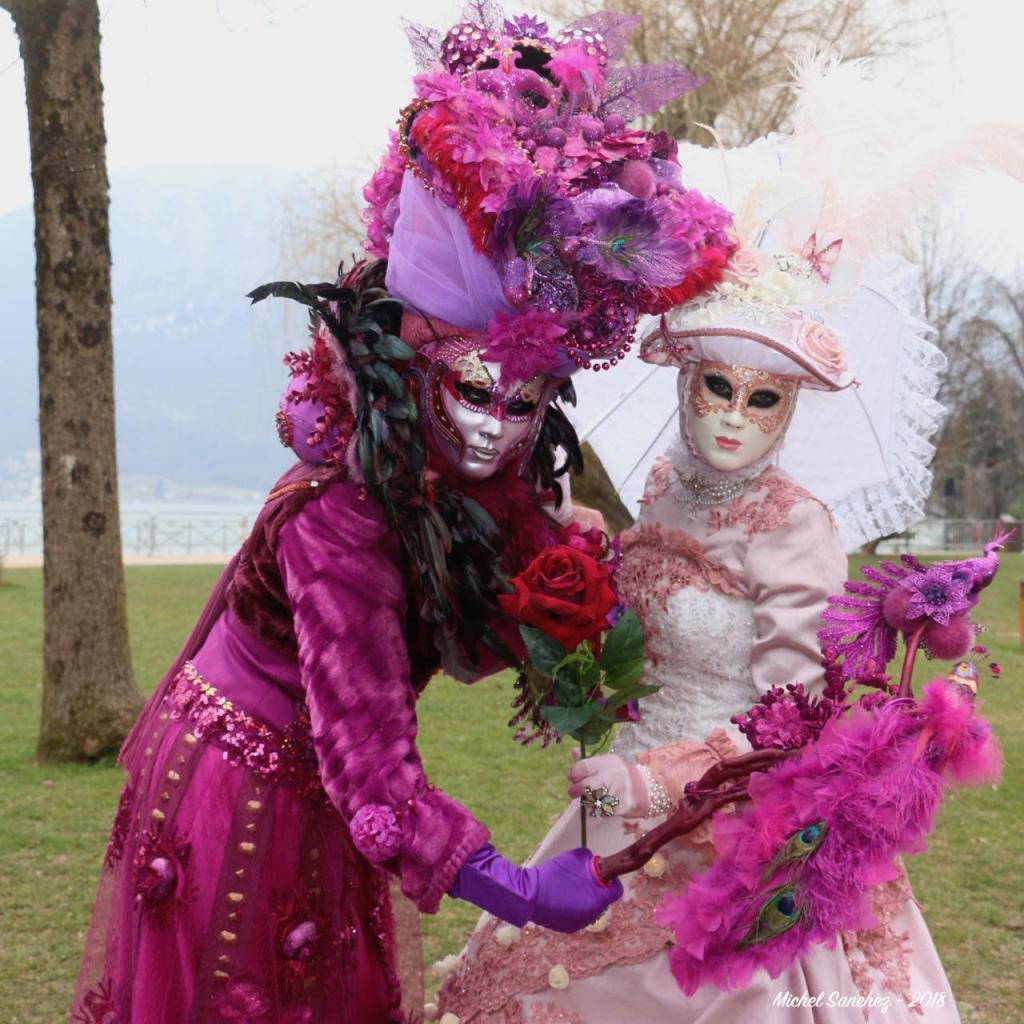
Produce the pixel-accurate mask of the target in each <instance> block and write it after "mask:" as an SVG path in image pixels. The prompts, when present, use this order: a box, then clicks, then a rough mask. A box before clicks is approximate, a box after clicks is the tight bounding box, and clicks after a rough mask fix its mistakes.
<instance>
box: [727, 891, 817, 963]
mask: <svg viewBox="0 0 1024 1024" xmlns="http://www.w3.org/2000/svg"><path fill="white" fill-rule="evenodd" d="M803 916H804V907H803V904H802V903H801V901H800V888H799V886H797V885H780V886H778V887H777V888H775V889H773V890H772V891H771V892H770V893H769V894H768V897H767V899H765V900H764V902H763V903H762V904H761V906H760V907H758V910H757V914H756V916H755V917H754V923H753V924H752V925H751V927H750V931H748V932H747V934H746V935H744V936H743V939H742V940H741V942H740V944H739V946H738V947H737V948H738V949H746V948H747V947H748V946H753V945H756V944H758V943H762V942H767V941H768V940H769V939H774V938H775V937H776V936H777V935H781V934H782V933H783V932H788V931H789V929H790V928H792V927H793V926H794V925H795V924H797V922H799V921H800V920H801V919H802V918H803Z"/></svg>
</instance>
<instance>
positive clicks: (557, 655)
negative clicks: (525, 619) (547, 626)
mask: <svg viewBox="0 0 1024 1024" xmlns="http://www.w3.org/2000/svg"><path fill="white" fill-rule="evenodd" d="M519 634H520V636H522V638H523V643H524V644H526V655H527V657H528V658H529V659H530V663H531V664H532V665H533V667H534V668H535V669H536V670H537V671H538V672H543V673H544V675H546V676H553V675H554V674H555V669H557V668H558V666H559V665H560V664H561V663H562V661H563V660H564V659H565V648H564V647H563V646H562V645H561V644H560V643H559V642H558V641H557V640H554V639H552V638H551V637H549V636H548V635H547V633H544V632H543V631H541V630H539V629H537V628H536V626H520V627H519Z"/></svg>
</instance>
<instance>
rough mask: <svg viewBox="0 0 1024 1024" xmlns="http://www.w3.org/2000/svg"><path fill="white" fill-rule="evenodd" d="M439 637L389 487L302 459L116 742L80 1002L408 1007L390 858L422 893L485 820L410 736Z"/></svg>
mask: <svg viewBox="0 0 1024 1024" xmlns="http://www.w3.org/2000/svg"><path fill="white" fill-rule="evenodd" d="M433 652H434V645H433V643H432V638H431V637H430V635H429V632H428V631H427V630H426V628H425V627H424V625H423V624H422V623H421V622H420V621H419V620H418V617H417V616H416V615H415V614H414V612H413V611H412V610H411V609H410V608H409V602H408V585H407V575H406V570H405V566H404V564H403V558H402V555H401V552H400V548H399V543H398V540H397V538H396V537H395V536H394V535H393V533H392V532H390V530H389V526H388V523H387V522H386V520H385V517H384V514H383V512H382V510H381V508H380V507H379V506H378V505H377V504H376V503H375V502H374V501H373V499H372V498H371V497H369V495H368V494H367V492H366V490H365V488H363V487H361V486H359V485H357V484H355V483H351V482H348V481H346V480H342V479H339V478H338V477H337V475H336V474H335V475H334V476H333V477H332V476H330V475H329V474H327V473H323V474H322V475H321V477H320V478H319V479H316V478H309V471H308V468H307V469H305V470H302V469H300V468H298V467H297V469H296V470H294V471H292V473H291V474H289V475H288V476H286V477H285V478H284V479H283V480H282V482H281V484H280V485H279V487H278V489H277V491H275V492H274V494H273V495H272V496H271V499H270V500H269V501H268V504H267V506H266V508H265V510H264V512H263V514H262V515H261V516H260V518H259V520H258V521H257V523H256V526H255V527H254V530H253V533H252V535H251V536H250V538H249V540H248V541H247V542H246V545H245V546H244V547H243V549H242V552H241V553H240V555H239V556H238V557H237V558H236V559H235V561H234V562H232V564H231V565H230V566H229V567H228V569H227V570H226V572H225V574H224V577H223V578H222V580H221V583H220V584H219V585H218V588H217V590H216V591H215V592H214V595H213V597H212V598H211V599H210V602H209V604H208V605H207V608H206V610H205V611H204V613H203V616H202V618H201V620H200V623H199V624H198V625H197V627H196V630H195V632H194V633H193V636H192V638H191V639H190V640H189V643H188V644H186V647H185V649H184V650H183V652H182V655H181V656H180V657H179V659H178V661H177V662H176V663H175V665H174V666H172V668H171V670H170V671H169V672H168V674H167V676H166V677H165V678H164V680H163V682H162V683H161V685H160V686H159V687H158V689H157V691H156V692H155V693H154V695H153V697H152V698H151V699H150V701H149V702H148V704H147V706H146V708H145V710H144V711H143V713H142V716H141V718H140V720H139V723H138V724H137V726H136V727H135V730H134V731H133V733H132V735H131V736H130V737H129V739H128V741H127V742H126V744H125V747H124V750H123V751H122V758H123V762H124V764H125V767H126V769H127V771H128V781H127V783H126V786H125V789H124V792H123V794H122V797H121V804H120V807H119V810H118V815H117V819H116V821H115V823H114V828H113V831H112V834H111V839H110V844H109V846H108V849H107V853H106V857H105V859H104V868H103V874H102V876H101V881H100V892H99V896H98V898H97V903H96V908H95V911H94V915H93V922H92V926H91V929H90V934H89V938H88V941H87V946H86V951H85V956H84V959H83V963H82V969H81V974H80V977H79V980H78V986H77V990H76V994H75V1002H74V1006H73V1008H72V1018H71V1019H72V1020H73V1021H74V1022H76V1024H172V1022H173V1024H185V1022H197V1024H198V1022H203V1024H205V1022H207V1021H253V1022H266V1024H279V1022H283V1024H299V1022H304V1024H314V1022H316V1024H322V1022H327V1024H335V1022H337V1024H353V1022H357V1024H362V1022H364V1021H365V1022H369V1021H373V1022H383V1021H396V1022H397V1021H402V1020H405V1017H404V1016H403V1012H402V1009H401V1006H400V992H399V984H398V978H397V972H396V965H395V941H394V929H393V920H392V914H391V909H390V900H389V894H388V884H387V877H388V875H387V873H388V872H390V873H391V874H393V875H396V876H397V877H398V878H399V879H400V883H401V888H402V891H403V892H404V893H405V894H406V896H407V897H408V898H409V899H410V900H412V901H413V903H414V904H415V905H416V906H417V907H418V908H419V909H420V910H421V911H423V912H426V913H431V912H434V911H436V910H437V908H438V905H439V903H440V900H441V897H442V896H443V895H444V893H445V892H446V891H447V890H448V889H449V888H450V887H451V885H452V883H453V881H454V879H455V876H456V874H457V873H458V871H459V868H460V867H461V866H462V863H463V862H464V861H465V859H466V858H467V857H468V856H469V854H471V853H472V852H473V851H474V850H475V849H477V848H478V847H479V846H480V845H481V844H482V843H483V842H484V841H486V840H487V839H488V837H489V834H488V831H487V829H486V827H485V826H484V825H482V824H481V823H480V822H478V821H476V820H475V819H474V817H473V816H472V814H470V812H469V811H468V810H467V809H466V808H465V807H463V806H462V805H461V804H459V803H458V802H457V801H455V800H453V799H452V798H451V797H449V796H447V795H446V794H445V793H444V792H442V791H441V790H440V789H438V788H437V787H435V786H434V785H432V784H431V783H430V782H429V780H428V779H427V777H426V775H425V774H424V771H423V766H422V763H421V760H420V755H419V752H418V750H417V748H416V697H417V692H418V690H419V689H421V688H422V686H423V685H425V683H426V681H427V680H428V679H429V677H430V675H431V674H432V673H433V671H434V670H435V669H436V668H437V657H436V654H434V653H433ZM365 809H368V811H367V810H365ZM360 811H363V813H362V815H360ZM353 818H356V819H357V827H356V830H355V834H356V841H355V842H354V841H353V838H352V831H351V830H350V828H349V823H350V822H351V821H352V820H353ZM360 821H361V822H362V824H361V825H360V824H359V822H360Z"/></svg>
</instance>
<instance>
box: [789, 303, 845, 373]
mask: <svg viewBox="0 0 1024 1024" xmlns="http://www.w3.org/2000/svg"><path fill="white" fill-rule="evenodd" d="M795 341H796V347H797V348H798V349H799V350H800V351H801V352H803V354H804V355H805V356H807V358H808V359H810V361H811V362H812V363H814V365H815V366H816V367H818V369H820V370H821V371H823V372H824V373H826V374H828V375H829V376H830V377H837V376H838V375H839V374H840V373H842V372H843V370H845V369H846V353H845V352H844V351H843V345H842V342H840V340H839V338H838V337H836V333H835V331H832V330H830V329H829V328H828V327H826V326H825V325H824V324H819V323H818V322H817V321H815V320H808V319H806V318H805V319H803V320H801V321H800V322H799V326H798V328H797V332H796V339H795Z"/></svg>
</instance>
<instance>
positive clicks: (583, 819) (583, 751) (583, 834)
mask: <svg viewBox="0 0 1024 1024" xmlns="http://www.w3.org/2000/svg"><path fill="white" fill-rule="evenodd" d="M586 756H587V745H586V744H585V743H584V742H583V740H580V760H581V761H582V760H583V759H584V758H585V757H586ZM586 845H587V805H586V804H585V803H583V800H582V798H581V799H580V846H583V847H585V846H586Z"/></svg>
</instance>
